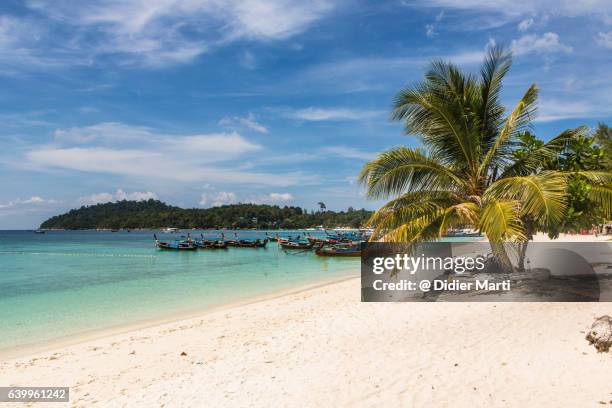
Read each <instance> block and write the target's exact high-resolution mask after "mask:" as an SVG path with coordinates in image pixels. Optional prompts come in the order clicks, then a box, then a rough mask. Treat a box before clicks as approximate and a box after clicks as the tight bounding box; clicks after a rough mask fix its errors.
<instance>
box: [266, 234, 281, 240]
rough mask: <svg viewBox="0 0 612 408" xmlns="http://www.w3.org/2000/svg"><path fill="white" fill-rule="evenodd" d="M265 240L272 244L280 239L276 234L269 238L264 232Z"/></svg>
mask: <svg viewBox="0 0 612 408" xmlns="http://www.w3.org/2000/svg"><path fill="white" fill-rule="evenodd" d="M266 239H267V240H268V241H272V242H278V240H279V239H280V237H279V236H278V234H276V235H275V236H273V237H271V236H269V235H268V233H267V232H266Z"/></svg>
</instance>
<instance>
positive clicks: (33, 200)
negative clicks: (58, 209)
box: [0, 196, 58, 210]
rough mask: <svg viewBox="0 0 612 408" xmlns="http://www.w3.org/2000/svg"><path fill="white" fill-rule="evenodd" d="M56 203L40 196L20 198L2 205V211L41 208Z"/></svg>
mask: <svg viewBox="0 0 612 408" xmlns="http://www.w3.org/2000/svg"><path fill="white" fill-rule="evenodd" d="M56 203H58V201H57V200H53V199H44V198H42V197H39V196H32V197H30V198H27V199H20V198H18V199H16V200H11V201H8V202H5V203H0V210H7V209H13V208H22V207H28V206H41V205H43V204H56Z"/></svg>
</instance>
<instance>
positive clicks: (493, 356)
mask: <svg viewBox="0 0 612 408" xmlns="http://www.w3.org/2000/svg"><path fill="white" fill-rule="evenodd" d="M359 289H360V280H359V278H348V279H346V280H344V281H340V282H337V283H328V284H322V283H320V284H318V285H315V287H311V288H309V289H308V288H303V289H302V290H293V291H292V293H291V294H286V295H280V296H276V297H271V298H269V299H268V300H260V301H254V302H251V303H248V304H243V305H242V306H234V307H230V308H225V309H224V310H217V311H214V312H209V313H204V314H201V315H200V316H199V317H196V318H192V319H188V320H179V321H175V322H172V323H167V324H163V325H157V326H152V327H148V328H143V329H139V330H132V331H129V332H125V333H122V334H116V335H113V336H109V337H103V338H97V339H96V340H92V341H88V342H82V343H79V344H75V345H71V346H67V347H63V348H56V349H53V350H49V351H47V352H44V353H38V354H36V355H30V356H28V357H22V358H16V359H13V360H10V361H4V362H2V363H0V383H2V384H4V385H6V386H25V385H32V384H44V385H53V386H67V387H70V404H71V406H78V407H81V406H87V407H90V406H102V407H106V406H143V407H150V406H198V405H201V404H202V398H203V396H206V399H205V401H206V404H207V405H209V406H256V407H259V406H261V407H265V406H285V405H295V404H296V403H299V405H301V406H305V407H315V406H331V405H333V406H356V407H366V406H407V407H420V406H426V405H432V404H433V405H435V406H441V407H442V406H444V407H446V406H453V407H473V406H506V407H521V406H526V405H529V404H532V405H534V404H535V405H538V406H562V407H566V406H567V407H570V406H598V405H597V404H598V402H599V401H609V400H610V399H612V394H611V392H612V389H610V384H609V369H610V363H612V360H611V359H610V357H611V356H610V354H609V353H597V352H596V351H595V349H594V348H593V347H592V346H589V345H588V342H587V341H586V340H585V338H584V337H585V332H586V331H587V330H588V327H589V326H590V324H591V323H592V322H593V319H594V318H596V317H598V316H600V315H602V314H610V310H611V307H612V306H611V304H610V303H608V304H606V303H499V302H486V303H471V302H468V303H433V304H432V303H361V302H360V301H359V298H360V296H359V293H360V291H359ZM493 373H494V375H492V374H493ZM458 395H461V400H457V396H458Z"/></svg>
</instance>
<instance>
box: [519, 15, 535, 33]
mask: <svg viewBox="0 0 612 408" xmlns="http://www.w3.org/2000/svg"><path fill="white" fill-rule="evenodd" d="M533 23H534V21H533V17H529V18H526V19H524V20H522V21H521V22H520V23H519V24H518V27H517V28H518V30H519V31H527V30H529V27H531V26H532V25H533Z"/></svg>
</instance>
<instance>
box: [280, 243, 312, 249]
mask: <svg viewBox="0 0 612 408" xmlns="http://www.w3.org/2000/svg"><path fill="white" fill-rule="evenodd" d="M278 244H279V245H280V246H281V248H283V249H304V250H308V249H312V248H313V247H314V245H315V243H314V242H309V241H282V242H279V243H278Z"/></svg>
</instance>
